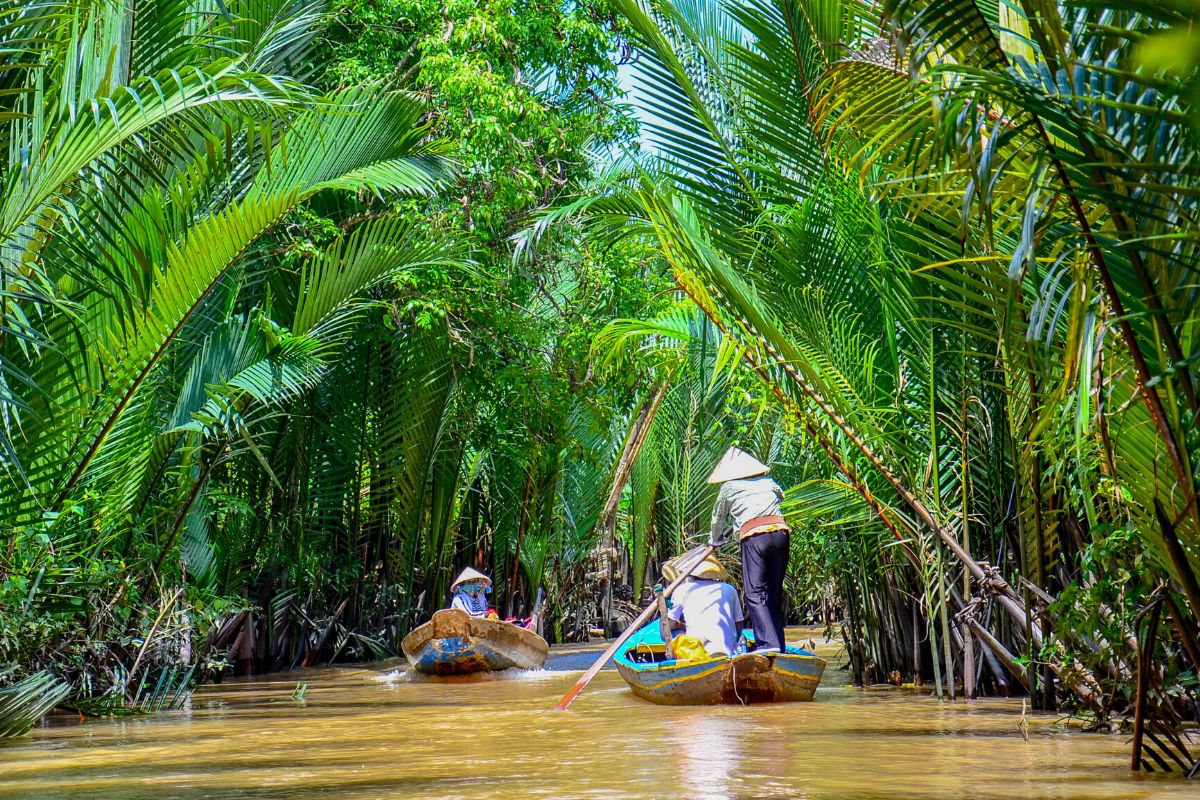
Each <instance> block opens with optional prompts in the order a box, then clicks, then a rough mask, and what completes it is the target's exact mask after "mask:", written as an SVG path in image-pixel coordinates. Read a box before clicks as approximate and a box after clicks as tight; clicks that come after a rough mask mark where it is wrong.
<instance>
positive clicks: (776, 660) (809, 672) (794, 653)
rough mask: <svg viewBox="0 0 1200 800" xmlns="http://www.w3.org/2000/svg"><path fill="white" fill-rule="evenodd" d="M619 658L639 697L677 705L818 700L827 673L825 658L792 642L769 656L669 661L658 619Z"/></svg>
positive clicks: (745, 654) (622, 674) (628, 680)
mask: <svg viewBox="0 0 1200 800" xmlns="http://www.w3.org/2000/svg"><path fill="white" fill-rule="evenodd" d="M748 638H750V637H749V636H748ZM616 662H617V672H619V673H621V677H622V678H624V679H625V682H626V683H627V684H629V688H630V689H632V690H633V693H634V694H636V695H637V696H638V697H641V698H643V699H645V700H649V701H650V702H652V703H661V704H663V705H677V706H682V705H715V704H718V703H733V704H741V705H746V704H748V703H787V702H796V701H801V700H812V697H813V692H815V691H816V690H817V684H818V683H820V682H821V674H822V673H823V672H824V671H825V659H823V658H820V657H818V656H816V655H814V654H813V653H810V652H808V651H807V650H802V649H800V648H799V647H793V646H792V645H788V646H787V649H786V652H783V653H773V654H769V655H762V654H758V653H754V652H749V653H742V654H739V655H736V656H734V657H732V658H730V657H728V656H719V657H717V658H713V659H710V660H708V661H676V660H675V659H668V658H667V657H666V647H665V646H664V645H663V640H662V636H661V635H660V634H659V628H658V623H657V622H652V623H650V624H649V625H647V626H646V627H644V628H642V629H641V630H639V631H638V632H637V633H635V634H634V635H633V637H632V638H631V639H630V640H629V642H628V643H627V644H626V646H625V647H623V648H622V649H621V652H620V653H618V654H617V656H616Z"/></svg>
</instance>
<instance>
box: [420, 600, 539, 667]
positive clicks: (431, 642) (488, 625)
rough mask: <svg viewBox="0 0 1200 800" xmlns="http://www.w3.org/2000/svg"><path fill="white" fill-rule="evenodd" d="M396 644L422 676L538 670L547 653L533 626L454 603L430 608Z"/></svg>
mask: <svg viewBox="0 0 1200 800" xmlns="http://www.w3.org/2000/svg"><path fill="white" fill-rule="evenodd" d="M400 649H401V650H403V651H404V655H405V656H406V657H407V658H408V661H409V663H410V664H412V666H413V669H415V670H416V671H417V672H421V673H424V674H426V675H467V674H470V673H472V672H495V671H498V670H504V669H510V668H512V667H516V668H517V669H539V668H541V666H542V664H544V663H545V662H546V655H547V653H549V652H550V646H549V645H547V644H546V640H545V639H543V638H542V637H540V636H538V635H537V634H536V633H534V632H533V631H529V630H525V629H524V628H522V627H519V626H517V625H513V624H512V623H511V622H502V621H500V620H494V619H484V618H483V617H472V616H471V615H469V614H467V613H466V612H465V611H461V610H459V609H457V608H447V609H443V610H441V611H436V612H434V614H433V619H431V620H430V621H429V622H426V623H425V624H424V625H421V626H420V627H418V628H415V629H413V631H412V632H410V633H409V634H408V636H405V637H404V641H403V642H401V643H400Z"/></svg>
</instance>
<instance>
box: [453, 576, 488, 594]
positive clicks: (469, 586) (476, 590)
mask: <svg viewBox="0 0 1200 800" xmlns="http://www.w3.org/2000/svg"><path fill="white" fill-rule="evenodd" d="M491 590H492V587H491V586H489V585H488V584H487V583H485V582H484V581H481V580H473V581H466V582H465V583H460V584H459V585H458V591H460V592H465V593H467V594H469V595H471V596H472V597H478V596H479V595H481V594H484V593H486V592H490V591H491Z"/></svg>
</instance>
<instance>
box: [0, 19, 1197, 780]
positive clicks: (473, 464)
mask: <svg viewBox="0 0 1200 800" xmlns="http://www.w3.org/2000/svg"><path fill="white" fill-rule="evenodd" d="M1194 16H1195V9H1194V8H1193V6H1192V4H1191V3H1190V2H1184V1H1183V0H1181V1H1180V2H1179V3H1153V4H1148V3H1139V2H1124V3H1117V2H1113V3H1094V2H1078V3H1077V2H1058V3H1054V2H1047V1H1045V0H1001V2H999V3H988V2H978V1H976V0H953V1H952V2H929V1H926V0H889V1H888V2H882V3H880V2H870V1H869V0H861V2H855V1H854V0H842V1H841V2H839V1H838V0H822V1H821V2H817V1H816V0H737V1H736V2H730V3H726V4H716V3H697V4H692V3H683V2H670V1H669V0H659V1H658V2H638V0H607V1H606V2H603V3H600V2H597V3H584V4H576V3H559V2H551V1H549V0H529V1H528V2H518V3H515V4H513V3H491V2H485V3H474V2H471V3H467V2H450V3H445V2H438V3H433V2H428V3H427V2H423V0H345V2H342V3H340V4H334V5H332V6H326V5H323V4H319V3H313V2H294V1H293V0H242V2H235V3H225V4H212V5H211V6H210V4H208V3H207V2H204V1H203V0H143V1H141V2H129V0H124V1H122V0H92V2H85V3H82V4H80V3H60V2H35V3H15V4H9V5H8V6H7V7H6V9H5V10H4V12H3V14H2V15H0V35H3V37H4V41H5V47H4V49H3V55H2V58H3V59H4V65H5V69H4V70H3V71H2V72H0V81H3V83H4V87H3V88H4V92H3V94H0V97H3V100H2V101H0V102H2V103H3V107H2V108H0V122H2V124H3V125H4V128H3V130H4V133H3V136H4V139H5V142H4V145H5V147H4V152H5V154H6V155H5V159H6V160H5V161H4V162H3V178H4V194H3V199H2V202H0V225H2V227H3V232H2V236H3V260H2V261H0V274H2V275H3V281H0V293H2V294H0V302H3V314H2V315H0V414H2V419H3V425H0V467H2V472H3V474H2V476H0V479H2V480H3V481H4V483H3V488H2V490H0V526H2V527H3V529H4V530H5V533H6V537H7V543H6V545H5V547H4V548H3V549H0V656H2V657H0V661H2V662H3V663H4V664H7V665H9V666H7V667H5V668H4V669H5V672H4V673H3V675H0V677H2V678H3V679H4V680H5V681H6V682H15V681H17V680H18V679H20V678H23V677H25V676H30V675H32V676H33V677H32V678H31V679H29V680H27V681H26V682H25V683H22V684H19V686H18V689H16V690H14V693H15V695H14V696H21V697H24V698H26V699H28V698H29V697H31V696H32V697H33V698H34V699H33V700H32V701H29V702H24V703H23V704H13V705H14V707H15V706H18V705H20V706H21V707H22V708H24V709H25V712H24V714H25V718H26V719H28V720H32V719H33V718H36V716H37V715H38V714H40V713H41V712H42V711H44V709H45V708H46V707H48V706H49V705H53V704H55V703H63V704H66V705H68V706H70V707H73V708H78V709H80V710H82V711H83V712H84V713H122V712H126V711H130V710H136V709H138V708H163V707H170V705H172V704H174V703H177V702H182V699H183V698H185V697H186V691H187V687H188V686H190V685H192V684H193V683H194V682H195V681H196V680H199V679H202V678H211V677H214V676H217V677H219V676H220V675H221V674H223V673H224V672H226V671H239V672H246V671H263V670H271V669H283V668H289V667H294V666H300V665H311V664H315V663H322V662H327V661H331V660H347V659H364V658H378V657H385V656H389V655H392V654H394V653H395V652H396V647H397V643H398V641H399V639H400V638H402V636H403V635H404V633H405V632H407V630H409V629H410V628H411V627H412V626H413V625H414V624H415V623H418V622H420V621H422V620H423V619H425V618H427V616H428V614H429V613H430V612H431V611H432V610H434V609H436V608H438V607H440V606H441V605H442V604H443V603H444V601H445V595H446V589H447V585H448V581H449V580H450V579H452V577H453V575H454V574H455V572H456V571H457V570H458V569H460V568H461V567H462V566H463V565H466V564H472V565H474V566H476V567H478V568H481V569H484V570H485V571H487V572H489V574H491V575H492V577H493V580H494V581H495V583H496V595H495V603H496V605H497V606H498V607H499V608H500V610H501V612H502V613H505V614H508V613H514V614H516V613H527V612H528V611H529V610H530V608H531V607H532V606H533V605H534V603H535V602H536V598H538V597H539V596H540V597H542V598H544V600H543V602H544V608H545V617H544V625H545V630H546V633H547V636H548V638H551V639H552V640H557V641H564V640H579V639H581V638H586V637H587V636H588V634H589V631H593V632H594V631H595V629H597V628H599V629H608V630H610V631H611V630H612V629H614V628H619V627H620V626H621V624H622V622H623V621H624V620H627V619H628V618H629V617H630V616H631V614H632V613H633V612H634V610H635V609H636V608H637V607H638V606H639V604H640V603H641V601H642V600H643V599H644V597H645V593H646V591H647V590H648V587H649V586H650V585H652V583H653V581H654V578H655V575H656V574H657V573H656V568H657V564H658V562H659V561H660V560H661V559H662V558H664V557H666V556H668V555H670V554H672V553H674V552H677V551H678V550H679V549H681V548H682V547H685V546H687V545H688V544H690V543H692V542H694V541H695V540H696V539H697V537H699V536H700V535H703V534H704V533H706V528H707V522H708V520H707V517H708V513H709V510H710V508H711V501H712V490H711V487H708V486H706V485H705V484H704V483H703V478H704V476H705V475H706V474H707V473H708V471H709V470H710V469H711V467H712V465H713V464H714V463H715V461H716V459H717V458H718V457H719V456H720V454H721V453H722V452H723V451H724V450H725V448H726V447H727V446H728V445H730V444H738V445H739V446H742V447H744V448H746V449H749V450H752V451H753V452H755V453H756V454H757V455H758V456H759V457H761V458H763V459H764V460H770V462H771V463H772V464H773V472H774V473H775V474H776V475H777V479H778V480H779V481H780V483H781V484H782V485H784V486H785V487H789V489H788V495H787V507H786V512H787V514H788V518H789V522H790V523H791V524H792V525H793V528H794V535H793V545H792V547H793V557H792V565H791V570H790V575H789V584H788V585H789V587H790V599H791V603H792V612H791V613H793V615H794V617H795V620H796V621H800V620H808V619H812V618H818V619H820V620H821V621H823V622H828V623H829V624H831V625H832V626H833V627H834V629H835V630H837V631H839V632H840V633H841V635H842V636H843V637H844V640H845V642H846V645H847V648H848V653H849V656H850V663H851V676H850V677H851V679H853V680H854V681H855V682H856V683H885V682H892V683H918V684H920V683H924V684H927V685H929V687H930V690H931V691H932V692H934V693H936V694H937V695H938V696H939V697H944V698H959V697H963V696H966V697H971V696H975V695H978V694H983V693H986V694H1026V693H1027V694H1029V695H1030V696H1031V697H1032V699H1033V700H1034V703H1035V705H1036V706H1038V707H1042V708H1062V709H1063V710H1065V711H1067V712H1070V713H1076V714H1079V715H1081V716H1083V717H1085V718H1086V719H1088V720H1089V721H1091V722H1093V723H1095V724H1097V725H1099V724H1108V723H1109V722H1110V721H1114V720H1117V721H1119V720H1122V719H1131V720H1132V721H1133V723H1134V733H1135V745H1134V747H1135V755H1134V763H1135V764H1137V765H1138V766H1141V765H1143V764H1144V765H1145V766H1149V767H1152V768H1154V769H1162V768H1164V767H1166V766H1167V765H1168V764H1172V763H1173V764H1174V765H1175V766H1176V768H1178V767H1179V766H1181V765H1187V766H1188V767H1189V768H1190V765H1191V763H1192V762H1191V760H1190V759H1191V755H1190V754H1189V752H1188V750H1189V744H1188V743H1187V742H1186V741H1185V740H1183V739H1181V738H1179V736H1178V735H1177V733H1176V731H1177V730H1178V726H1179V723H1181V722H1182V721H1184V720H1187V719H1193V720H1194V719H1195V715H1196V710H1195V709H1196V705H1195V694H1196V690H1197V679H1196V675H1197V668H1198V667H1200V638H1198V636H1197V624H1198V622H1200V617H1198V610H1200V582H1198V581H1197V575H1198V574H1200V507H1198V506H1197V502H1196V493H1197V488H1198V484H1200V466H1198V461H1200V433H1198V430H1200V426H1198V425H1197V422H1196V419H1197V414H1198V413H1200V407H1198V405H1197V404H1198V402H1200V401H1198V400H1197V397H1196V386H1195V383H1196V380H1197V371H1198V366H1197V362H1198V358H1197V353H1198V351H1197V347H1200V343H1198V339H1197V337H1198V334H1200V329H1198V322H1197V320H1198V317H1197V314H1196V310H1195V302H1196V301H1195V298H1196V285H1197V271H1196V264H1197V263H1200V260H1198V259H1197V257H1196V256H1197V252H1196V250H1197V243H1198V239H1197V234H1198V231H1197V226H1196V221H1195V219H1194V214H1195V195H1196V186H1197V179H1196V174H1195V169H1196V168H1195V165H1194V163H1193V162H1194V161H1195V160H1196V156H1197V150H1198V147H1197V140H1196V135H1197V129H1196V125H1197V123H1198V121H1200V117H1197V116H1196V115H1195V113H1194V93H1195V87H1196V85H1197V83H1196V75H1197V72H1196V69H1197V59H1196V53H1197V52H1200V45H1198V43H1197V41H1196V39H1195V34H1194V32H1193V25H1194V22H1195V19H1194ZM48 675H53V676H54V677H53V679H51V678H48V677H47V676H48ZM64 682H65V683H64ZM38 698H40V699H41V702H40V704H39V703H38V702H36V701H37V699H38ZM5 707H7V706H5ZM3 727H4V725H3V724H2V723H0V728H3ZM11 727H13V728H14V729H15V728H17V727H22V726H20V725H14V726H11ZM1147 734H1148V735H1147ZM1192 749H1193V750H1194V747H1192Z"/></svg>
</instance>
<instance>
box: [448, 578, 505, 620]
mask: <svg viewBox="0 0 1200 800" xmlns="http://www.w3.org/2000/svg"><path fill="white" fill-rule="evenodd" d="M450 591H452V592H454V600H452V601H451V602H450V607H451V608H457V609H459V610H461V611H465V612H467V613H468V614H470V615H471V616H472V617H491V616H495V613H496V612H495V611H491V609H489V608H488V602H487V594H488V592H490V591H492V579H491V578H489V577H488V576H487V575H484V574H483V573H482V572H477V571H475V570H473V569H471V568H470V567H467V568H466V569H464V570H463V571H462V572H460V573H459V575H458V577H457V578H455V579H454V583H452V584H450ZM489 612H490V613H489Z"/></svg>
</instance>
